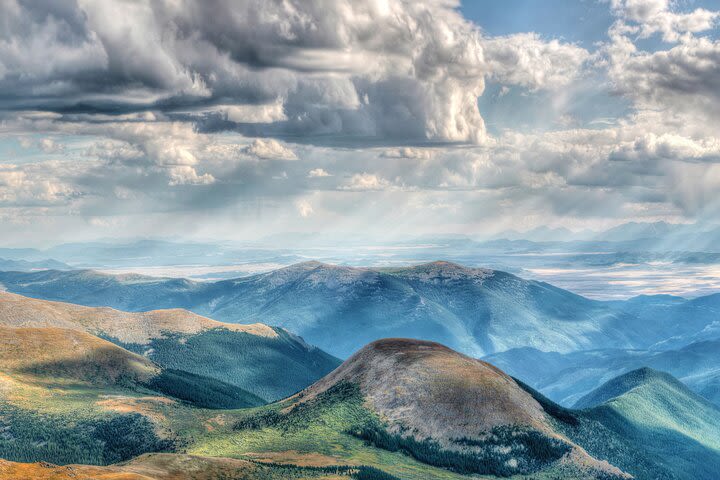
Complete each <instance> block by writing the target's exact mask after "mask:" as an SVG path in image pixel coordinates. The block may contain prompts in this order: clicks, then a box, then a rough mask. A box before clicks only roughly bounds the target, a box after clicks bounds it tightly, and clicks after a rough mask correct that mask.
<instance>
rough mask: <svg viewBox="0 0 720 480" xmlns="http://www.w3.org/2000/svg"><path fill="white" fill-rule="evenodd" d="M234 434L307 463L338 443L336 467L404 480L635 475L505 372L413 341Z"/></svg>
mask: <svg viewBox="0 0 720 480" xmlns="http://www.w3.org/2000/svg"><path fill="white" fill-rule="evenodd" d="M235 429H236V430H240V431H241V433H242V437H243V438H247V439H248V442H249V443H250V444H251V445H252V447H251V448H253V449H255V450H253V452H257V451H259V450H262V449H263V448H267V447H271V448H272V451H277V452H283V451H288V450H290V449H291V448H292V452H288V453H292V455H293V456H294V458H298V459H301V460H302V459H310V458H312V452H313V451H317V449H318V446H317V442H316V441H314V440H313V439H314V438H315V437H318V436H320V437H322V438H332V439H333V444H334V446H333V448H330V449H327V448H325V447H322V446H321V447H319V448H320V451H322V452H323V453H324V452H326V451H327V452H333V453H334V456H335V457H336V461H337V459H342V460H343V461H350V462H352V461H353V460H354V459H356V458H366V459H367V458H377V459H378V460H377V461H378V462H379V463H378V464H374V465H375V466H376V467H378V468H381V469H383V470H385V471H387V472H389V473H390V474H392V475H396V476H398V477H400V478H409V477H407V476H406V475H407V474H408V472H416V473H415V475H417V478H440V477H439V476H437V475H438V474H439V471H438V469H440V470H441V471H442V470H445V471H448V470H449V471H450V472H454V473H456V474H459V475H497V476H510V475H542V476H547V477H548V478H553V476H557V477H562V478H598V479H599V478H603V479H611V478H625V477H626V475H625V474H624V473H622V472H621V471H620V470H618V469H617V468H615V467H613V466H612V465H610V464H608V463H607V462H603V461H599V460H596V459H595V458H593V457H591V456H590V455H588V454H587V453H586V452H585V450H584V449H583V448H581V447H579V446H578V445H576V444H575V443H573V442H572V441H571V440H570V439H568V438H567V437H566V436H564V435H563V434H561V433H559V432H558V430H557V429H556V427H555V426H554V424H553V420H552V418H551V417H550V416H549V415H547V414H546V412H545V410H544V408H543V406H542V405H541V404H540V403H539V402H537V401H536V400H535V399H534V398H533V397H532V396H531V395H530V394H529V393H528V392H526V391H525V390H524V389H523V388H522V387H521V386H519V385H518V384H517V383H516V382H515V381H514V380H513V379H512V378H510V377H509V376H507V375H505V374H504V373H503V372H501V371H500V370H498V369H496V368H495V367H493V366H491V365H489V364H487V363H485V362H482V361H479V360H475V359H473V358H470V357H467V356H465V355H462V354H459V353H457V352H455V351H453V350H451V349H449V348H447V347H445V346H442V345H440V344H437V343H433V342H427V341H421V340H413V339H383V340H379V341H376V342H373V343H371V344H369V345H367V346H366V347H364V348H362V349H361V350H360V351H358V352H357V353H355V354H354V355H353V356H352V357H350V358H349V359H348V360H347V361H345V362H344V363H343V364H342V365H341V366H340V367H339V368H338V369H336V370H335V371H333V372H332V373H331V374H329V375H328V376H326V377H325V378H323V379H322V380H320V381H319V382H317V383H316V384H314V385H313V386H311V387H309V388H308V389H306V390H304V391H302V392H300V393H299V394H298V395H296V396H295V397H293V398H290V399H288V400H286V401H284V402H282V403H281V404H279V405H270V406H267V407H262V408H261V409H258V410H257V412H256V413H254V414H253V415H250V416H248V417H246V418H244V419H241V420H240V421H239V422H237V424H236V426H235ZM309 432H311V433H309ZM291 446H292V447H291ZM235 448H237V447H235ZM239 448H241V449H242V448H247V447H244V446H240V447H239ZM378 452H383V453H382V455H380V454H379V453H378ZM238 453H240V451H238V450H233V455H236V454H238ZM371 453H372V456H368V455H370V454H371ZM389 453H392V454H393V455H392V456H389ZM260 458H266V459H268V460H270V459H274V460H278V459H279V458H282V455H267V456H265V455H264V456H262V457H260ZM409 461H412V463H409ZM417 462H419V464H418V463H417ZM422 465H424V466H425V467H424V468H425V469H426V471H422V473H421V470H420V469H421V468H423V467H422ZM412 478H415V476H413V477H412ZM459 478H462V477H459Z"/></svg>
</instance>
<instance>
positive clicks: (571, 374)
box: [484, 340, 720, 406]
mask: <svg viewBox="0 0 720 480" xmlns="http://www.w3.org/2000/svg"><path fill="white" fill-rule="evenodd" d="M484 360H486V361H488V362H490V363H492V364H494V365H497V366H498V367H500V368H502V369H503V370H504V371H506V372H508V373H509V374H510V375H512V376H514V377H518V378H520V379H522V380H523V381H525V382H527V383H528V384H530V385H531V386H532V387H533V388H536V389H538V390H540V391H541V392H542V393H543V394H544V395H547V396H548V397H549V398H551V399H553V400H554V401H557V402H559V403H561V404H563V405H572V404H574V403H575V402H576V401H578V400H579V399H580V397H582V396H583V395H585V394H587V393H589V392H590V391H592V390H594V389H596V388H598V387H599V386H600V385H602V384H603V383H604V382H606V381H608V380H610V379H612V378H614V377H616V376H619V375H621V374H623V373H627V372H629V371H632V370H636V369H638V368H641V367H644V366H647V367H651V368H654V369H656V370H661V371H664V372H667V373H670V374H671V375H673V376H674V377H676V378H677V379H679V380H680V381H682V382H683V383H684V384H685V385H687V386H688V387H689V388H690V389H691V390H692V391H694V392H695V393H697V394H699V395H701V396H703V397H704V398H706V399H707V400H709V401H711V402H712V403H714V404H715V405H718V406H720V340H708V341H702V342H696V343H692V344H690V345H687V346H684V347H682V348H679V349H673V350H665V351H658V350H623V349H605V350H589V351H580V352H571V353H564V354H561V353H557V352H542V351H540V350H537V349H533V348H529V347H526V348H516V349H511V350H507V351H505V352H500V353H496V354H493V355H488V356H486V357H484Z"/></svg>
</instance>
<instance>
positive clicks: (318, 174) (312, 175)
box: [307, 168, 332, 178]
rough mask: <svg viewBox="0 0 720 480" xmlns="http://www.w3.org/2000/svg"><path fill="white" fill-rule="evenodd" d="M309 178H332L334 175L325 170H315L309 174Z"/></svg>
mask: <svg viewBox="0 0 720 480" xmlns="http://www.w3.org/2000/svg"><path fill="white" fill-rule="evenodd" d="M307 176H308V178H322V177H332V175H330V174H329V173H328V172H326V171H325V169H323V168H313V169H312V170H310V171H309V172H308V175H307Z"/></svg>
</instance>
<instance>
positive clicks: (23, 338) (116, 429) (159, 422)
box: [0, 326, 264, 464]
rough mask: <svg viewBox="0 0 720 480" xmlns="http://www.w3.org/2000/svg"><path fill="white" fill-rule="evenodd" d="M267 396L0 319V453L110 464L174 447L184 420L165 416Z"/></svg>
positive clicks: (83, 336) (85, 337)
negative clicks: (11, 325)
mask: <svg viewBox="0 0 720 480" xmlns="http://www.w3.org/2000/svg"><path fill="white" fill-rule="evenodd" d="M263 403H264V402H263V401H262V400H261V399H260V398H258V397H256V396H254V395H252V394H250V393H248V392H245V391H243V390H241V389H239V388H237V387H234V386H230V385H227V384H223V383H222V382H219V381H218V380H215V379H210V378H204V377H200V376H196V375H192V374H188V373H186V372H181V371H173V370H168V369H163V368H161V367H159V366H158V365H156V364H154V363H153V362H151V361H150V360H148V359H147V358H144V357H142V356H140V355H136V354H134V353H131V352H129V351H127V350H124V349H122V348H121V347H118V346H117V345H114V344H112V343H110V342H108V341H106V340H102V339H100V338H98V337H95V336H93V335H90V334H89V333H86V332H82V331H78V330H72V329H62V328H54V327H43V328H31V327H21V328H12V327H4V326H3V327H0V432H2V434H0V458H5V459H9V460H13V461H21V462H33V461H40V460H43V461H51V462H55V463H79V462H82V463H90V464H108V463H114V462H118V461H122V460H127V459H130V458H132V457H134V456H136V455H139V454H141V453H145V452H148V451H166V450H174V449H176V448H177V446H178V445H177V438H176V432H177V431H178V430H181V424H179V423H177V422H176V421H173V420H171V419H172V418H174V417H177V418H192V417H194V416H195V415H196V413H195V412H197V411H200V410H197V409H196V408H195V407H204V408H240V407H251V406H257V405H261V404H263ZM210 411H215V410H210Z"/></svg>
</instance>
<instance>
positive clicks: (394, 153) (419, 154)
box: [381, 147, 432, 159]
mask: <svg viewBox="0 0 720 480" xmlns="http://www.w3.org/2000/svg"><path fill="white" fill-rule="evenodd" d="M381 156H382V157H385V158H417V159H424V158H430V157H431V156H432V151H431V150H429V149H427V148H413V147H400V148H390V149H388V150H385V151H384V152H382V154H381Z"/></svg>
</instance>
